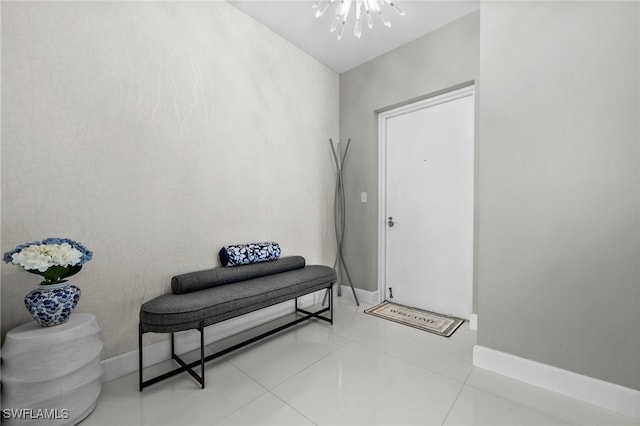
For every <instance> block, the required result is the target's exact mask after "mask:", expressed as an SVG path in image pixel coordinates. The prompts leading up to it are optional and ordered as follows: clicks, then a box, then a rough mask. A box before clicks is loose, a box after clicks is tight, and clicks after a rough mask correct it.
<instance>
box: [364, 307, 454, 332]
mask: <svg viewBox="0 0 640 426" xmlns="http://www.w3.org/2000/svg"><path fill="white" fill-rule="evenodd" d="M364 313H365V314H369V315H375V316H377V317H380V318H384V319H387V320H389V321H395V322H397V323H400V324H404V325H408V326H410V327H415V328H418V329H420V330H424V331H428V332H429V333H434V334H437V335H439V336H444V337H451V335H452V334H453V333H454V331H456V330H457V329H458V327H460V325H461V324H462V323H463V322H464V320H463V319H461V318H456V317H450V316H447V315H442V314H437V313H435V312H429V311H425V310H422V309H417V308H411V307H409V306H403V305H398V304H396V303H391V302H387V301H384V302H382V303H381V304H379V305H377V306H374V307H373V308H369V309H367V310H366V311H364Z"/></svg>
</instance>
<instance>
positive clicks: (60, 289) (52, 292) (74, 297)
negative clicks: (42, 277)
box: [24, 282, 80, 327]
mask: <svg viewBox="0 0 640 426" xmlns="http://www.w3.org/2000/svg"><path fill="white" fill-rule="evenodd" d="M78 300H80V289H79V288H78V287H76V286H75V285H73V284H69V283H67V282H64V283H60V284H49V285H40V286H39V287H38V288H37V289H35V290H32V291H30V292H29V294H27V296H26V297H25V298H24V304H25V306H26V307H27V310H28V311H29V312H30V313H31V316H32V317H33V319H34V320H36V322H37V323H38V324H40V325H41V326H43V327H50V326H52V325H58V324H62V323H65V322H67V320H68V319H69V317H70V316H71V313H72V312H73V310H74V309H75V308H76V305H77V304H78Z"/></svg>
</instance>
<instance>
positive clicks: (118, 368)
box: [101, 292, 324, 383]
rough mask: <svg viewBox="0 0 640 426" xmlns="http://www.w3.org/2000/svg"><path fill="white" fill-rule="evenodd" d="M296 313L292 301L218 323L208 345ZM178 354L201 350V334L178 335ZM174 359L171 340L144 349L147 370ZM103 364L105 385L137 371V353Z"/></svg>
mask: <svg viewBox="0 0 640 426" xmlns="http://www.w3.org/2000/svg"><path fill="white" fill-rule="evenodd" d="M323 294H324V292H316V293H313V294H308V295H306V296H302V297H300V298H298V305H299V306H300V307H307V306H311V305H313V304H314V301H315V300H316V299H318V297H319V298H320V299H319V300H320V301H321V300H322V295H323ZM293 311H294V302H293V300H291V301H288V302H283V303H280V304H278V305H274V306H270V307H268V308H264V309H261V310H259V311H256V312H252V313H250V314H246V315H242V316H240V317H237V318H232V319H230V320H227V321H224V322H221V323H219V324H216V325H215V326H213V327H207V328H205V330H204V343H205V345H208V344H211V343H213V342H216V341H218V340H222V339H224V338H226V337H229V336H232V335H234V334H238V333H241V332H243V331H246V330H248V329H250V328H252V327H255V326H257V325H260V324H263V323H266V322H269V321H272V320H275V319H277V318H280V317H282V316H284V315H287V314H290V313H292V312H293ZM175 339H176V352H178V354H181V353H185V352H190V351H192V350H194V349H198V348H199V347H200V334H199V333H198V332H197V331H196V330H190V331H186V332H181V333H176V336H175ZM169 359H171V343H170V341H169V340H168V339H166V340H162V341H160V342H156V343H152V344H150V345H146V346H145V347H144V366H145V367H148V366H150V365H154V364H157V363H160V362H163V361H166V360H169ZM101 364H102V369H103V373H102V383H106V382H109V381H111V380H114V379H117V378H118V377H122V376H125V375H127V374H130V373H133V372H136V371H138V350H137V349H136V350H133V351H130V352H126V353H123V354H120V355H116V356H114V357H111V358H107V359H104V360H102V361H101Z"/></svg>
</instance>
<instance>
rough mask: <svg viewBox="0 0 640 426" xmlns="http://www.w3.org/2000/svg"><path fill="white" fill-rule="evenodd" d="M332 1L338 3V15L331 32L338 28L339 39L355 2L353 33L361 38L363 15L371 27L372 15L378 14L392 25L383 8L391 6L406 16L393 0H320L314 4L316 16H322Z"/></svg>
mask: <svg viewBox="0 0 640 426" xmlns="http://www.w3.org/2000/svg"><path fill="white" fill-rule="evenodd" d="M332 3H338V5H337V6H336V17H335V19H334V20H333V22H332V24H331V32H332V33H333V32H335V31H336V30H338V40H340V39H341V38H342V35H343V33H344V27H345V24H346V23H347V19H348V18H349V12H350V11H351V7H352V6H353V4H354V3H355V6H354V8H355V10H356V12H355V14H356V24H355V27H354V29H353V34H354V35H355V36H356V37H358V38H360V37H361V36H362V26H361V23H360V20H361V18H362V15H363V13H364V15H366V19H367V26H368V27H369V29H372V28H373V18H372V17H371V15H376V14H377V15H378V16H380V19H381V20H382V22H383V23H384V25H385V27H391V21H390V20H389V18H388V17H387V15H385V14H384V13H383V8H385V7H390V8H392V9H393V10H395V11H396V12H397V13H398V15H400V16H404V14H405V13H404V10H402V9H400V8H399V7H398V6H396V5H395V3H393V0H318V2H316V3H315V4H314V5H313V8H314V9H317V10H316V18H319V17H321V16H322V15H323V14H324V12H326V10H327V9H328V8H329V6H330V5H331V4H332Z"/></svg>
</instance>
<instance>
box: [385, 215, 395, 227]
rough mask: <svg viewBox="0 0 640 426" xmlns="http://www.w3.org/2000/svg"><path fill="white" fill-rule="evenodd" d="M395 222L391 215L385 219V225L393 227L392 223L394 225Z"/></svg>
mask: <svg viewBox="0 0 640 426" xmlns="http://www.w3.org/2000/svg"><path fill="white" fill-rule="evenodd" d="M395 224H396V223H395V222H394V221H393V217H392V216H389V219H387V225H389V228H393V225H395Z"/></svg>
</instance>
